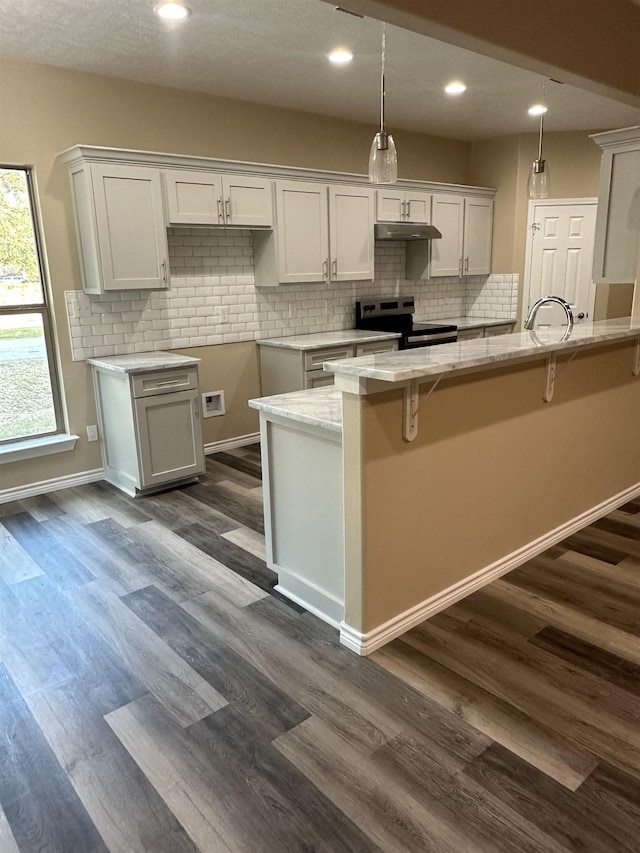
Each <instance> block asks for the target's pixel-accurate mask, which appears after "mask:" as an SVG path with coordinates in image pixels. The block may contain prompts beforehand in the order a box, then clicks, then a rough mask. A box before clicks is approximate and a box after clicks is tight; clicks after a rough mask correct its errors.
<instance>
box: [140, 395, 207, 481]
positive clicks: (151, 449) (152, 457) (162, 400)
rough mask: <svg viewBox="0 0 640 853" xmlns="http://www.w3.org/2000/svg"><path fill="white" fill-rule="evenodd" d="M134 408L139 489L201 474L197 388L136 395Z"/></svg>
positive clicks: (201, 447) (201, 449)
mask: <svg viewBox="0 0 640 853" xmlns="http://www.w3.org/2000/svg"><path fill="white" fill-rule="evenodd" d="M134 407H135V420H136V440H137V442H138V454H139V458H140V480H141V483H140V486H141V488H143V489H146V488H149V486H155V485H162V484H163V483H171V482H173V481H174V480H181V479H183V478H185V477H191V476H194V475H195V474H202V473H204V470H205V462H204V448H203V444H202V432H201V427H200V411H199V405H198V393H197V391H178V392H176V393H175V394H162V395H160V396H157V397H138V398H137V399H135V400H134Z"/></svg>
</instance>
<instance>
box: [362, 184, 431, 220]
mask: <svg viewBox="0 0 640 853" xmlns="http://www.w3.org/2000/svg"><path fill="white" fill-rule="evenodd" d="M376 222H420V223H422V224H424V225H429V224H430V223H431V193H425V192H420V190H404V191H401V190H391V189H381V190H376Z"/></svg>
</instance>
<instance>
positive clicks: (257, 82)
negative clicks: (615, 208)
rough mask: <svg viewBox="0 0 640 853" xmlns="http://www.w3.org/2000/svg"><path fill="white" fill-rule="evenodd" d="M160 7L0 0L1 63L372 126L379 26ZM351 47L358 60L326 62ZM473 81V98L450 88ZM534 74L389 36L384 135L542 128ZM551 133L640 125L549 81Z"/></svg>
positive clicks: (261, 4)
mask: <svg viewBox="0 0 640 853" xmlns="http://www.w3.org/2000/svg"><path fill="white" fill-rule="evenodd" d="M155 2H157V0H0V56H4V57H12V58H16V59H24V60H28V61H31V62H39V63H45V64H48V65H56V66H61V67H64V68H75V69H80V70H83V71H90V72H94V73H96V74H105V75H108V76H114V77H123V78H126V79H130V80H137V81H140V82H144V83H155V84H159V85H164V86H171V87H174V88H179V89H188V90H193V91H198V92H209V93H212V94H217V95H222V96H225V97H229V98H237V99H240V100H245V101H254V102H258V103H264V104H270V105H274V106H281V107H289V108H293V109H300V110H306V111H309V112H313V113H320V114H322V115H330V116H337V117H339V118H345V119H355V120H358V121H363V122H367V123H370V124H372V125H375V123H376V121H377V114H378V104H379V95H378V86H379V74H380V23H379V22H377V21H375V20H372V19H366V18H365V19H360V18H356V17H353V16H350V15H346V14H343V13H340V12H335V11H334V10H333V7H332V6H331V5H328V4H327V3H325V2H320V0H186V2H187V3H188V5H189V6H190V7H191V9H192V10H193V14H192V15H191V17H190V18H188V19H187V20H186V21H184V22H180V23H174V22H165V21H161V20H160V19H158V18H157V17H156V16H155V15H154V14H153V12H152V10H153V6H154V4H155ZM336 46H345V47H349V48H350V49H351V50H352V51H353V52H354V53H355V59H354V61H353V62H352V63H351V64H350V65H348V66H343V67H336V66H333V65H331V64H330V63H329V62H327V60H326V54H327V53H328V52H329V51H330V50H331V49H332V48H334V47H336ZM453 78H459V79H463V80H464V81H465V82H466V83H467V86H468V89H467V92H466V93H465V94H464V95H462V96H460V97H458V98H450V97H447V96H446V95H445V94H444V93H443V91H442V89H443V86H444V84H445V83H447V82H448V81H450V80H451V79H453ZM541 89H542V78H541V77H540V76H539V75H537V74H534V73H532V72H529V71H525V70H522V69H518V68H514V67H513V66H509V65H505V64H504V63H502V62H497V61H495V60H492V59H489V58H487V57H484V56H480V55H478V54H475V53H471V52H469V51H467V50H463V49H462V48H458V47H453V46H451V45H447V44H444V43H443V42H438V41H435V40H433V39H429V38H427V37H425V36H422V35H418V34H416V33H412V32H409V31H407V30H401V29H398V28H396V27H387V125H388V128H389V130H391V131H393V130H394V129H397V130H399V129H405V130H415V131H421V132H424V133H431V134H436V135H439V136H446V137H451V138H454V139H468V140H471V139H481V138H487V137H492V136H500V135H504V134H511V133H523V132H527V131H535V130H536V129H537V120H536V119H532V118H530V117H529V116H528V115H527V108H528V107H529V106H530V105H531V104H532V103H534V102H536V101H539V100H540V97H541ZM547 103H548V105H549V113H548V116H547V118H546V119H545V128H546V129H548V130H550V131H553V130H558V131H559V130H598V129H609V128H615V127H628V126H631V125H635V124H640V110H639V109H635V108H633V107H630V106H627V105H625V104H621V103H618V102H616V101H613V100H610V99H608V98H603V97H600V96H598V95H594V94H592V93H588V92H585V91H583V90H581V89H576V88H575V87H573V86H569V85H560V84H558V83H554V82H550V83H548V84H547Z"/></svg>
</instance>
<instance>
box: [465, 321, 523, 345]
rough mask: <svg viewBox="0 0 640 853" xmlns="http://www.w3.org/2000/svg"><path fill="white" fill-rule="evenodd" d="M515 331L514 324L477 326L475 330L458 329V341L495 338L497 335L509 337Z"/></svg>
mask: <svg viewBox="0 0 640 853" xmlns="http://www.w3.org/2000/svg"><path fill="white" fill-rule="evenodd" d="M512 331H513V323H500V325H498V326H496V325H493V324H492V325H490V326H477V327H475V328H473V329H458V341H471V340H475V339H477V338H494V337H496V336H497V335H509V334H511V332H512Z"/></svg>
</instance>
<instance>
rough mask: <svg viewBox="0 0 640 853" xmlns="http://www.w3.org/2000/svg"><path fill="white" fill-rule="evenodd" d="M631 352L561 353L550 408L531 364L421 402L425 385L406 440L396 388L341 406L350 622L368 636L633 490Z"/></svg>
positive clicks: (622, 348) (638, 454)
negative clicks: (415, 427)
mask: <svg viewBox="0 0 640 853" xmlns="http://www.w3.org/2000/svg"><path fill="white" fill-rule="evenodd" d="M634 350H635V344H624V345H615V346H609V347H600V348H597V349H593V350H590V351H585V352H581V353H579V354H578V355H577V356H576V358H575V359H574V360H573V361H572V362H571V363H570V364H566V366H564V365H563V364H562V362H564V361H565V360H566V356H564V357H563V359H562V362H561V365H560V369H559V371H558V374H559V375H558V378H557V381H556V389H555V396H554V399H553V400H552V401H551V402H550V403H544V402H543V401H542V391H543V387H544V386H543V383H544V378H545V362H544V361H543V360H542V359H541V360H540V361H537V362H533V363H527V364H524V365H520V366H518V367H510V368H507V369H504V368H503V369H498V370H489V371H485V372H482V373H478V374H475V375H472V376H468V377H462V378H457V379H454V380H446V379H445V380H443V382H442V383H441V384H440V386H439V387H438V389H437V390H436V391H435V393H433V394H432V395H431V396H430V397H429V399H428V400H427V399H425V396H426V392H427V390H428V387H429V386H428V385H424V386H422V390H421V397H422V400H421V405H420V414H419V431H418V436H417V438H416V439H415V441H413V442H411V443H407V442H405V441H404V440H403V438H402V422H403V418H402V412H403V399H402V396H403V395H402V391H401V390H398V391H389V392H384V393H381V394H376V395H372V396H370V397H361V398H356V397H349V398H348V400H347V405H346V406H345V408H344V419H345V447H347V443H348V446H349V451H350V454H349V456H348V457H347V454H346V453H345V457H346V458H345V463H346V465H347V469H346V471H345V506H346V507H347V521H346V532H347V536H346V565H347V568H346V605H345V606H346V617H345V618H346V622H347V624H348V625H351V626H352V627H354V628H356V629H357V630H360V631H362V632H367V631H371V630H373V629H374V628H376V627H377V626H379V625H381V624H383V623H384V622H386V621H387V620H389V619H391V618H393V617H395V616H397V615H399V614H401V613H403V612H405V611H406V610H408V609H409V608H411V607H414V606H417V605H419V604H420V603H421V602H424V601H425V600H426V599H429V598H431V597H432V596H434V595H436V594H437V593H439V592H441V591H443V590H445V589H448V588H449V587H451V586H452V585H453V584H455V583H457V582H459V581H461V580H463V579H464V578H467V577H469V576H470V575H472V574H473V573H475V572H477V571H479V570H481V569H483V568H485V567H487V566H490V565H491V564H492V563H494V562H495V561H497V560H500V559H501V558H504V557H506V556H507V555H509V554H511V553H512V552H514V551H516V550H517V549H519V548H522V547H524V546H526V545H528V544H529V543H531V542H533V541H534V540H536V539H537V538H538V537H540V536H542V535H544V534H546V533H548V532H549V531H552V530H554V529H555V528H556V527H558V526H559V525H561V524H564V523H566V522H568V521H570V520H571V519H573V518H575V517H576V516H578V515H580V514H581V513H583V512H585V511H587V510H589V509H590V508H592V507H594V506H597V505H598V504H600V503H601V502H602V501H605V500H607V499H609V498H611V497H612V496H614V495H616V494H618V493H620V492H621V491H623V490H624V489H627V488H630V487H632V486H635V485H639V486H640V440H639V438H638V430H637V425H638V412H639V411H640V382H639V381H638V379H637V378H636V377H633V376H632V372H631V365H632V363H633V355H634ZM352 501H353V507H355V508H356V510H355V511H351V506H352ZM358 507H361V511H357V508H358ZM462 530H464V535H463V536H462V535H457V534H458V532H459V531H462ZM360 589H361V590H362V595H361V596H360V595H359V591H360Z"/></svg>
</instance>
